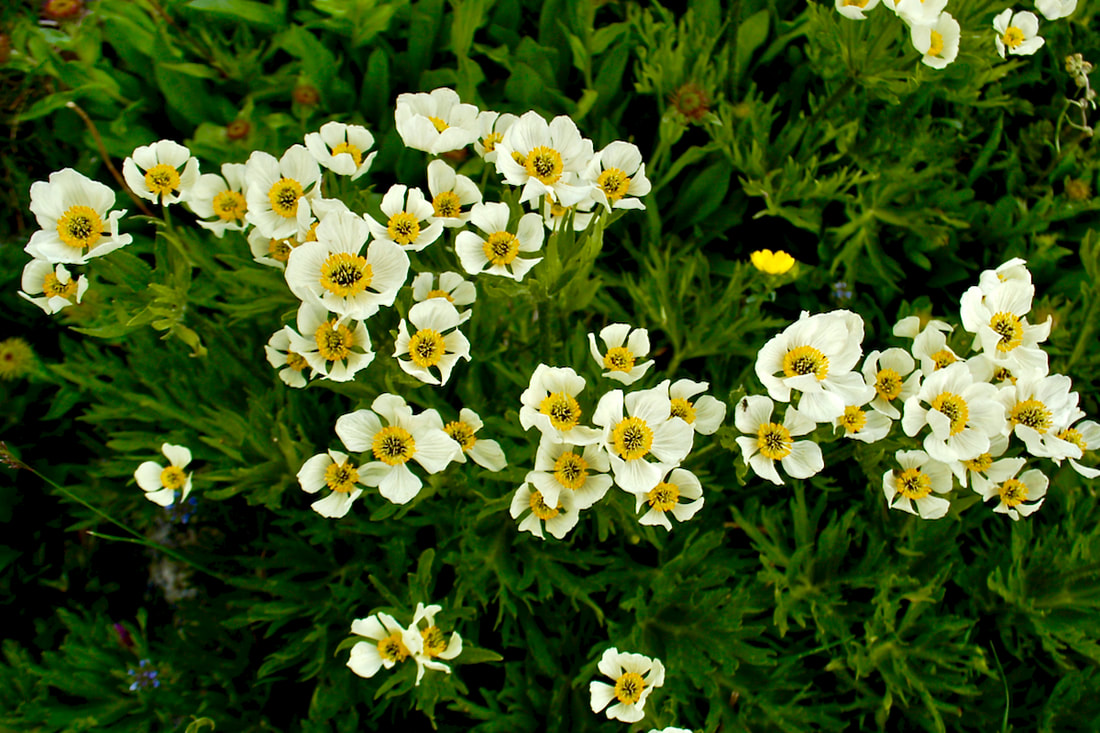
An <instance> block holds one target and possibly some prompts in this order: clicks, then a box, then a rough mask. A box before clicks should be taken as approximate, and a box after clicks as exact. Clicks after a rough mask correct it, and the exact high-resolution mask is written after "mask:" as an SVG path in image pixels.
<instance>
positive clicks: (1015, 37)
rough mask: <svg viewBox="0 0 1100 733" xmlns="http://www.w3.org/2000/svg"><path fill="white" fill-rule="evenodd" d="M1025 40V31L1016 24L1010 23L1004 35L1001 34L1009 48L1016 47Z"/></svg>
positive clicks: (1002, 39)
mask: <svg viewBox="0 0 1100 733" xmlns="http://www.w3.org/2000/svg"><path fill="white" fill-rule="evenodd" d="M1023 42H1024V32H1023V31H1022V30H1020V29H1019V28H1017V27H1016V26H1014V25H1010V26H1009V27H1008V28H1007V29H1006V30H1005V33H1004V35H1003V36H1001V43H1003V44H1004V45H1006V46H1008V47H1009V48H1016V47H1017V46H1019V45H1020V44H1021V43H1023Z"/></svg>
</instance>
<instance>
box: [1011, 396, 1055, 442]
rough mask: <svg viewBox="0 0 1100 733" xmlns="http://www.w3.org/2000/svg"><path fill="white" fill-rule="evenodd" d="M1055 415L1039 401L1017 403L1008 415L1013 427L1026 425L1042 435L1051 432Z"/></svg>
mask: <svg viewBox="0 0 1100 733" xmlns="http://www.w3.org/2000/svg"><path fill="white" fill-rule="evenodd" d="M1053 419H1054V415H1053V413H1051V411H1050V410H1048V409H1047V406H1046V405H1045V404H1043V403H1042V402H1040V401H1039V400H1022V401H1020V402H1017V403H1016V404H1015V406H1013V408H1012V409H1011V410H1010V411H1009V413H1008V421H1009V422H1010V423H1012V424H1013V425H1026V426H1027V427H1029V428H1033V429H1034V430H1035V431H1036V432H1038V433H1039V434H1040V435H1043V434H1045V433H1046V432H1047V431H1048V430H1050V426H1051V423H1052V422H1053Z"/></svg>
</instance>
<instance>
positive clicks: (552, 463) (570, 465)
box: [524, 436, 612, 510]
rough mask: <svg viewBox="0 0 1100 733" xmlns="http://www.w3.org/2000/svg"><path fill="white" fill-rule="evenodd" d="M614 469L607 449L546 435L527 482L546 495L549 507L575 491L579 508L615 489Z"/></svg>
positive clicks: (586, 506) (575, 499)
mask: <svg viewBox="0 0 1100 733" xmlns="http://www.w3.org/2000/svg"><path fill="white" fill-rule="evenodd" d="M610 468H611V462H610V461H609V460H608V457H607V452H606V451H604V449H603V447H602V446H599V445H585V446H576V445H571V444H569V443H556V442H554V441H552V440H550V439H548V438H547V437H546V436H543V438H542V440H540V441H539V449H538V452H537V453H536V454H535V470H533V471H530V472H528V474H527V477H526V478H525V479H524V481H525V482H527V483H528V484H530V485H531V487H532V488H533V489H535V490H536V491H538V492H539V494H541V495H542V497H543V501H544V502H545V503H546V504H547V505H549V506H557V504H558V497H559V496H560V495H561V494H562V493H563V492H564V493H567V494H572V496H573V502H572V503H573V504H574V505H575V506H576V508H577V509H578V510H582V509H588V508H589V507H590V506H592V505H593V504H595V503H596V502H597V501H599V500H600V499H602V498H603V497H604V495H605V494H607V490H608V489H610V488H611V483H612V482H611V477H610V476H608V475H607V471H608V470H609V469H610Z"/></svg>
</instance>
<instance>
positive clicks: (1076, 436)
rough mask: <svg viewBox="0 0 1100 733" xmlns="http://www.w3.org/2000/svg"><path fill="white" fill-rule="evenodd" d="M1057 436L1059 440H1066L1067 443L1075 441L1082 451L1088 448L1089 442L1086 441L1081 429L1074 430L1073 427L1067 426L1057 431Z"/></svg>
mask: <svg viewBox="0 0 1100 733" xmlns="http://www.w3.org/2000/svg"><path fill="white" fill-rule="evenodd" d="M1055 437H1056V438H1058V439H1059V440H1064V441H1066V442H1067V443H1073V444H1074V445H1075V446H1077V447H1078V448H1080V449H1081V452H1082V453H1084V452H1085V451H1086V450H1088V444H1087V443H1085V436H1083V435H1081V433H1080V432H1079V431H1077V430H1074V429H1073V428H1066V429H1065V430H1063V431H1061V432H1060V433H1057V434H1056V435H1055Z"/></svg>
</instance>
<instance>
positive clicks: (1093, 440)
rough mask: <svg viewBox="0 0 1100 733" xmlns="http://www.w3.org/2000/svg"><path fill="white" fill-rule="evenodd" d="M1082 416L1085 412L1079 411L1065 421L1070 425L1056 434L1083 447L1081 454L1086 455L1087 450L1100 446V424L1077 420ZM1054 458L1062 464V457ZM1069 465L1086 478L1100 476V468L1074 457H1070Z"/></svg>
mask: <svg viewBox="0 0 1100 733" xmlns="http://www.w3.org/2000/svg"><path fill="white" fill-rule="evenodd" d="M1082 417H1084V413H1081V412H1077V413H1076V414H1074V416H1073V417H1072V418H1070V420H1069V421H1068V422H1066V423H1065V425H1067V426H1069V427H1063V428H1060V429H1059V430H1057V431H1056V432H1055V435H1056V436H1057V437H1058V439H1059V440H1064V441H1066V442H1067V443H1073V444H1074V445H1076V446H1077V447H1078V448H1080V449H1081V454H1082V455H1084V453H1085V452H1086V451H1094V450H1096V449H1097V448H1100V425H1097V424H1096V423H1095V422H1093V421H1092V420H1085V421H1083V422H1077V420H1079V419H1081V418H1082ZM1075 422H1077V424H1076V425H1073V423H1075ZM1053 460H1054V462H1055V463H1057V464H1058V465H1062V460H1061V459H1060V458H1055V459H1053ZM1069 465H1071V466H1073V470H1074V471H1076V472H1077V473H1079V474H1080V475H1082V476H1084V477H1085V478H1096V477H1097V476H1100V469H1095V468H1089V467H1088V466H1082V465H1081V464H1080V463H1078V462H1077V461H1075V460H1073V459H1072V458H1071V459H1069Z"/></svg>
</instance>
